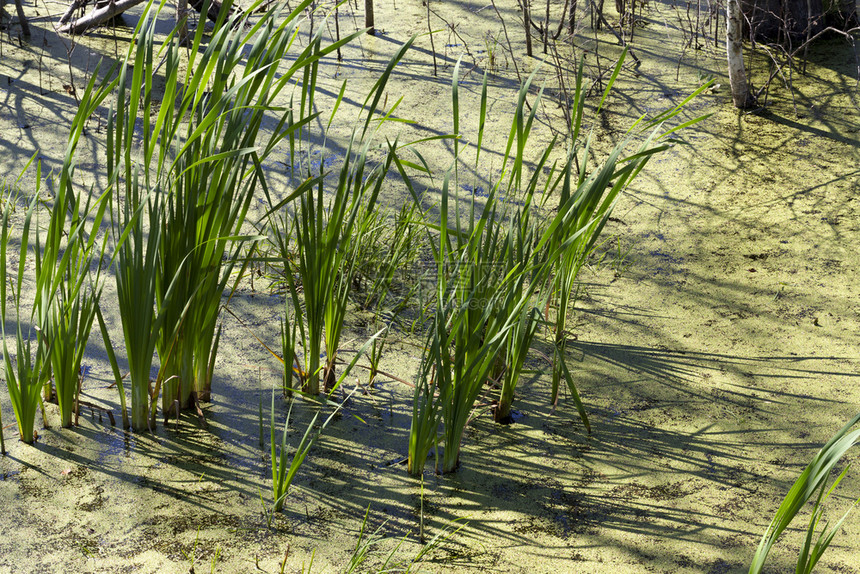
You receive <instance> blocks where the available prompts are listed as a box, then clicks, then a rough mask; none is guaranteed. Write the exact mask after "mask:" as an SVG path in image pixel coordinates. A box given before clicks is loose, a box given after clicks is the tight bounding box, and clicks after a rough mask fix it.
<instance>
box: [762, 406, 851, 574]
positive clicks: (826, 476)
mask: <svg viewBox="0 0 860 574" xmlns="http://www.w3.org/2000/svg"><path fill="white" fill-rule="evenodd" d="M858 422H860V415H857V416H855V417H854V418H852V419H851V420H850V421H848V424H846V425H845V426H844V427H842V429H840V430H839V432H837V433H836V434H835V435H833V436H832V437H831V438H830V440H829V441H827V444H825V445H824V446H823V447H821V450H819V451H818V453H817V454H816V455H815V456H814V457H813V458H812V460H811V461H810V462H809V464H808V465H807V466H806V468H805V469H804V470H803V472H802V473H800V476H799V477H798V478H797V480H796V481H795V482H794V484H793V485H792V487H791V489H790V490H789V491H788V494H787V495H786V496H785V499H784V500H783V501H782V504H780V505H779V508H778V509H777V511H776V514H775V515H774V517H773V520H771V523H770V524H769V525H768V527H767V529H766V530H765V533H764V535H763V536H762V538H761V542H759V545H758V548H757V549H756V552H755V555H754V556H753V559H752V562H751V563H750V569H749V572H750V574H759V572H761V571H762V568H764V566H765V563H766V562H767V556H768V553H769V552H770V549H771V548H772V547H773V545H774V543H775V542H776V541H777V539H778V538H779V537H780V535H782V533H783V532H785V530H786V529H787V528H788V527H789V525H790V524H791V523H792V521H793V520H794V518H795V517H796V516H797V514H798V513H799V512H800V510H801V509H802V508H803V507H804V506H806V503H807V502H809V501H810V500H812V499H813V498H814V499H815V505H814V506H813V508H812V514H811V515H810V517H809V525H808V526H807V529H806V535H805V537H804V540H803V545H802V546H801V548H800V552H799V553H798V557H797V568H796V572H797V573H798V574H809V573H810V572H812V570H813V568H815V565H816V564H817V563H818V561H819V559H820V558H821V556H822V555H823V554H824V552H825V550H827V547H828V546H829V545H830V543H831V542H832V541H833V537H834V536H835V535H836V532H837V531H838V530H839V528H840V527H841V526H842V523H843V522H844V521H845V518H847V516H848V513H849V512H851V510H852V509H853V507H854V505H856V504H857V502H860V499H858V500H857V501H855V502H854V505H852V507H851V508H849V509H848V512H846V513H845V514H844V515H843V516H842V518H840V519H839V520H838V521H837V522H836V523H835V524H834V525H833V526H831V527H830V528H829V529H828V528H827V525H826V524H825V525H824V526H823V528H822V531H821V532H820V533H819V534H818V537H817V539H815V535H816V531H817V530H818V525H819V522H821V518H822V516H823V514H824V509H823V508H822V505H823V504H824V503H825V502H826V501H827V498H829V496H830V495H831V494H832V493H833V491H834V490H835V489H836V487H837V486H839V483H840V482H842V479H843V478H845V475H846V474H847V472H848V469H849V468H850V467H851V465H848V466H846V467H845V469H844V470H843V471H842V472H841V473H839V476H837V477H836V478H835V479H834V480H833V482H832V483H831V484H830V486H829V487H828V483H830V474H831V472H832V471H833V469H834V467H835V466H836V465H837V464H838V463H839V461H840V460H842V457H843V456H844V455H845V453H846V452H847V451H848V449H850V448H851V447H852V446H854V445H855V444H857V443H858V442H860V429H855V430H853V431H852V430H851V429H852V427H854V426H856V425H857V423H858ZM813 539H815V540H813Z"/></svg>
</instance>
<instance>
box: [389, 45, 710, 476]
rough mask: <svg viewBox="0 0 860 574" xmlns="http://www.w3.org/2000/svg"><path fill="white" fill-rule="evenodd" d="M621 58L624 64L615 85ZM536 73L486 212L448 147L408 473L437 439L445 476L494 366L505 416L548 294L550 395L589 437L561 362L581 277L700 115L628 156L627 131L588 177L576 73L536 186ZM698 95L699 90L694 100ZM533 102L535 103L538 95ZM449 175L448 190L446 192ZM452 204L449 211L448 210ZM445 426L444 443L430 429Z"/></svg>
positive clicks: (655, 125) (417, 469) (657, 129)
mask: <svg viewBox="0 0 860 574" xmlns="http://www.w3.org/2000/svg"><path fill="white" fill-rule="evenodd" d="M622 63H623V58H622V60H621V61H620V62H619V64H618V66H617V67H616V69H615V72H614V74H613V77H612V81H614V79H615V78H616V77H617V75H618V73H619V71H620V69H621V64H622ZM458 71H459V66H455V68H454V78H453V84H452V104H453V114H454V131H455V134H456V135H457V136H459V96H458V82H459V80H458ZM533 78H534V73H533V74H532V76H531V77H530V78H529V79H528V80H527V81H526V82H525V83H524V84H523V86H522V89H521V90H520V93H519V97H518V105H517V109H516V111H515V112H514V117H513V121H512V124H511V129H510V133H509V137H508V141H507V144H506V149H505V155H504V159H503V163H502V170H501V173H500V175H499V176H498V177H497V179H495V180H494V182H492V184H491V185H490V191H489V193H488V197H487V199H486V201H485V202H484V205H483V206H478V205H477V203H476V199H475V197H474V196H472V198H471V199H470V200H469V202H468V209H464V208H461V206H460V198H459V197H458V194H459V190H458V188H457V185H456V182H457V181H458V172H457V162H458V161H459V157H458V156H459V151H458V150H459V144H458V140H457V139H455V140H454V142H455V143H454V165H453V167H452V169H451V170H450V171H449V172H448V174H446V177H445V181H444V183H443V186H442V191H441V202H440V216H439V217H440V221H439V224H438V226H437V225H430V226H429V227H431V228H433V229H435V230H436V231H437V232H438V233H437V234H436V235H435V236H434V237H435V238H436V239H435V240H434V244H433V254H434V258H435V261H436V266H437V269H436V276H435V279H436V287H435V289H436V292H435V294H434V295H435V297H434V303H433V305H434V311H433V313H434V316H433V319H432V327H431V329H430V332H429V335H428V338H427V342H426V350H425V353H424V357H423V359H422V364H421V368H420V369H419V375H418V381H417V384H416V386H415V393H414V397H413V418H412V426H411V428H410V441H409V458H408V461H409V462H408V469H409V472H410V473H412V474H415V475H418V474H421V473H422V472H423V468H424V464H425V461H426V458H427V456H428V454H429V452H430V450H431V449H432V448H433V447H434V446H437V447H438V444H439V443H440V442H441V443H442V444H443V445H444V451H443V454H442V466H441V469H440V470H441V472H443V473H445V472H452V471H453V470H455V469H456V468H457V466H458V464H459V453H460V446H461V442H462V436H463V431H464V429H465V426H466V425H467V424H468V422H469V420H470V418H471V417H472V416H473V412H472V411H473V408H474V405H475V402H476V400H477V398H478V397H479V396H480V394H481V392H482V391H483V386H484V383H485V381H486V380H487V378H488V375H490V374H491V373H493V371H494V370H495V371H496V373H495V374H501V375H502V377H503V384H502V391H501V394H500V397H499V400H498V403H497V409H496V411H497V417H498V419H499V420H501V419H503V418H505V417H506V416H507V414H508V413H509V410H510V403H511V398H512V395H513V392H514V389H515V388H516V384H517V381H518V379H519V376H520V373H521V372H522V367H523V364H524V361H525V357H526V355H527V353H528V350H529V348H530V346H531V342H532V340H533V338H534V337H535V334H536V330H537V327H538V324H539V317H540V313H539V311H538V309H539V308H540V306H541V305H544V304H545V303H546V301H549V300H550V299H553V298H558V312H557V316H556V317H555V319H556V324H555V343H556V349H557V350H556V357H555V360H554V365H555V368H554V375H553V397H552V399H553V401H555V400H556V395H557V390H558V381H559V378H560V376H564V378H565V380H566V382H567V384H568V387H569V389H570V391H571V395H572V397H573V400H574V403H575V405H576V407H577V410H578V412H579V416H580V418H581V420H582V422H583V424H584V425H585V427H586V429H587V430H589V431H590V430H591V429H590V424H589V421H588V416H587V413H586V411H585V407H584V405H583V403H582V400H581V398H580V396H579V393H578V391H577V388H576V385H575V384H574V381H573V377H572V376H571V375H570V372H569V370H568V368H567V366H566V364H565V362H564V348H563V342H564V337H565V329H564V322H565V316H566V313H567V310H568V307H569V303H570V294H571V293H572V290H573V289H574V286H575V282H576V278H577V275H578V271H579V269H580V268H581V266H582V264H583V262H584V261H585V258H587V256H588V254H589V253H590V251H591V249H592V248H593V245H594V242H595V241H596V240H597V238H598V237H599V235H600V232H601V231H602V229H603V227H604V225H605V223H606V221H607V220H608V217H609V214H610V213H611V210H612V207H613V206H614V205H615V202H616V200H617V197H618V195H619V193H620V192H621V191H622V190H623V189H625V188H626V187H627V186H628V185H629V184H630V182H631V181H632V180H633V179H634V178H635V177H636V176H637V175H638V174H639V172H640V171H641V170H642V168H643V167H644V166H645V164H646V162H647V161H648V160H649V159H650V157H652V156H653V155H654V154H656V153H659V152H661V151H663V150H665V149H667V148H668V147H669V146H668V143H655V142H656V141H657V140H660V139H663V138H666V137H667V136H668V135H670V134H671V133H673V132H674V131H675V130H677V129H680V128H682V127H685V126H688V125H691V124H692V123H695V122H696V121H700V120H701V119H703V118H696V119H694V120H690V121H688V122H686V123H684V124H681V125H680V126H678V127H676V128H673V129H670V130H668V131H666V132H662V133H661V126H662V122H664V121H665V120H667V119H669V118H671V117H674V116H675V115H677V114H678V113H679V112H680V109H681V108H682V107H683V105H684V104H685V103H686V102H687V101H689V98H688V99H687V100H685V102H684V103H682V104H681V105H679V106H678V107H676V108H674V109H673V110H670V111H669V112H666V113H664V114H661V115H660V116H659V117H658V118H656V119H655V120H652V121H650V122H647V123H644V125H643V127H642V128H641V130H642V131H645V130H649V129H650V133H648V134H646V136H645V137H644V141H643V142H642V143H641V144H640V145H639V147H638V149H637V150H636V151H635V152H634V153H633V154H632V155H629V156H624V155H622V154H623V153H624V151H625V149H626V148H627V147H628V146H629V145H630V142H631V141H632V134H633V128H631V132H630V133H629V134H628V138H627V139H625V140H624V141H623V142H622V143H621V144H619V145H618V146H616V147H615V148H614V149H613V150H612V151H611V152H610V153H609V155H608V156H607V157H606V159H605V160H604V161H603V162H602V163H598V165H597V166H596V167H595V168H594V169H593V170H591V171H589V170H588V169H587V168H588V166H587V164H586V161H585V158H587V157H588V155H589V150H588V142H586V146H585V149H584V150H581V149H580V143H579V129H580V126H581V122H582V116H583V112H584V105H585V99H584V91H583V90H582V68H581V67H580V73H579V80H578V83H577V92H576V114H575V116H574V117H575V118H576V120H575V125H574V126H573V133H572V144H571V147H570V149H569V151H568V152H567V153H566V159H565V161H564V162H562V164H561V165H560V166H559V164H558V162H556V163H554V164H553V165H552V167H551V168H549V169H548V171H549V176H548V177H546V178H545V180H544V183H543V186H541V185H540V181H541V178H542V173H543V171H544V168H545V167H546V166H548V164H549V159H550V156H551V154H552V152H553V149H554V147H555V145H556V140H555V139H554V140H553V141H552V142H550V144H549V145H548V146H546V148H545V149H544V151H543V153H542V154H541V155H540V159H539V160H538V161H537V162H536V166H535V168H534V170H533V171H532V173H531V175H530V176H529V175H528V174H526V172H525V165H526V162H525V157H524V152H525V149H526V144H527V141H528V139H529V135H530V132H531V128H532V125H533V123H534V119H535V113H536V110H537V105H536V104H533V105H532V106H531V111H528V110H527V107H526V104H525V101H526V96H527V94H528V92H529V88H530V85H531V82H532V80H533ZM611 84H612V82H610V87H611ZM702 89H703V88H702ZM699 91H701V89H700V90H699ZM696 93H698V91H697V92H695V93H694V95H695V94H696ZM607 94H608V90H607V92H605V93H604V96H603V97H604V100H605V98H606V95H607ZM691 97H693V96H691ZM537 99H538V101H539V100H540V93H539V94H538V97H537ZM486 101H487V88H486V79H485V81H484V86H483V89H482V94H481V106H480V110H481V111H480V116H479V128H478V137H477V147H476V151H475V157H476V172H477V171H478V168H477V166H478V158H479V157H480V153H481V142H482V140H483V128H484V125H485V120H486ZM602 103H603V102H602V101H601V105H602ZM640 122H641V118H640V120H639V121H637V122H636V123H635V124H634V126H633V127H634V128H635V127H637V126H639V124H640ZM636 133H638V132H636ZM580 152H582V159H581V160H580V159H579V155H578V154H579V153H580ZM395 162H396V164H397V167H398V170H399V171H400V173H401V176H402V177H403V179H404V181H406V184H407V187H408V188H409V190H410V191H411V193H412V195H413V197H414V198H415V200H416V202H418V201H419V198H418V195H417V193H416V192H415V189H414V186H413V185H412V184H411V182H410V180H409V177H408V174H407V173H406V170H405V169H404V164H402V163H401V162H399V160H398V159H397V158H395ZM452 173H453V175H452ZM452 178H453V180H454V182H455V191H454V192H451V185H450V183H451V179H452ZM556 191H557V192H558V196H559V204H558V207H557V209H556V212H555V215H554V216H552V217H551V218H550V220H549V221H548V222H547V223H545V224H544V223H537V222H535V219H536V218H534V217H533V216H532V209H533V200H534V197H535V195H537V194H542V195H543V202H542V203H545V202H546V201H547V198H548V197H549V196H550V195H551V193H552V192H556ZM452 204H453V205H452ZM452 208H453V212H454V213H453V216H451V215H450V214H449V211H451V210H452ZM464 212H465V213H464ZM500 371H501V373H499V372H500ZM440 423H442V434H441V437H440V436H438V434H437V433H438V430H437V429H438V427H439V424H440ZM437 458H438V448H437Z"/></svg>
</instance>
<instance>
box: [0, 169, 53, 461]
mask: <svg viewBox="0 0 860 574" xmlns="http://www.w3.org/2000/svg"><path fill="white" fill-rule="evenodd" d="M31 161H32V160H31ZM37 171H39V172H40V171H41V170H37ZM39 175H41V173H39ZM40 179H41V178H37V181H39V180H40ZM17 198H18V196H17V194H16V193H14V191H13V190H12V189H9V190H8V191H7V193H6V194H5V196H4V197H3V221H2V229H0V248H2V251H0V329H2V332H0V334H2V336H3V366H4V374H5V376H6V386H7V388H8V389H9V400H10V402H11V403H12V408H13V410H14V411H15V419H16V421H17V423H18V435H19V436H20V438H21V441H23V442H24V443H27V444H32V443H33V440H34V434H33V427H34V424H35V419H36V409H37V408H38V407H39V405H40V404H41V402H40V401H41V398H40V394H41V391H42V386H43V384H44V381H46V380H47V374H48V372H47V371H48V358H47V357H46V352H47V344H46V343H45V341H44V336H43V334H42V330H41V328H40V327H39V325H38V324H36V323H35V321H34V319H35V317H34V314H35V313H34V312H31V314H30V317H29V321H28V320H27V318H25V317H22V316H21V299H22V287H23V284H24V269H25V264H26V261H27V253H28V251H29V249H30V245H29V237H30V229H31V225H32V222H33V214H34V213H35V210H36V204H37V201H38V198H39V190H38V184H37V189H36V193H35V194H34V195H33V199H32V201H31V202H30V203H29V204H28V207H27V210H26V212H25V214H24V222H23V225H22V230H21V247H20V249H19V252H18V264H17V272H16V273H15V274H14V280H10V279H12V278H10V277H9V276H8V273H9V266H8V259H7V250H8V247H9V242H10V234H11V221H10V219H11V216H12V213H13V211H14V209H15V204H16V201H17ZM7 285H8V287H9V289H10V290H11V296H12V299H13V300H14V301H15V322H16V324H17V327H16V330H15V343H16V345H15V351H16V353H15V356H14V358H13V356H12V355H11V354H10V353H9V347H8V344H7V341H6V320H7V319H8V318H9V313H8V308H7V305H8V303H7V298H6V293H7ZM24 323H27V324H28V328H27V332H26V333H25V332H24V328H23V327H22V325H23V324H24ZM34 339H35V342H34ZM34 347H35V348H34ZM3 449H4V452H5V444H4V445H3Z"/></svg>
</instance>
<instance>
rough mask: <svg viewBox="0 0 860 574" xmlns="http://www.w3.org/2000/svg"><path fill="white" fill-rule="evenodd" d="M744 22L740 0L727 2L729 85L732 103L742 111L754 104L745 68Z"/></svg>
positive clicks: (728, 0)
mask: <svg viewBox="0 0 860 574" xmlns="http://www.w3.org/2000/svg"><path fill="white" fill-rule="evenodd" d="M743 22H744V16H743V14H742V13H741V4H740V0H727V2H726V53H727V56H728V63H729V85H730V86H731V90H732V101H734V104H735V107H738V108H741V109H743V108H748V107H750V106H751V105H752V104H753V102H752V98H751V97H750V90H749V84H748V83H747V73H746V69H745V68H744V43H743V29H744V25H743Z"/></svg>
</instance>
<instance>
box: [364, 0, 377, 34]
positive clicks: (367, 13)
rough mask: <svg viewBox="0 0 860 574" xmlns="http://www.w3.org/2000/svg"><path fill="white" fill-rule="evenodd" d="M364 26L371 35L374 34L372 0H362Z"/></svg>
mask: <svg viewBox="0 0 860 574" xmlns="http://www.w3.org/2000/svg"><path fill="white" fill-rule="evenodd" d="M364 27H365V28H370V30H368V31H367V33H368V34H370V35H371V36H376V28H374V25H373V0H364Z"/></svg>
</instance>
